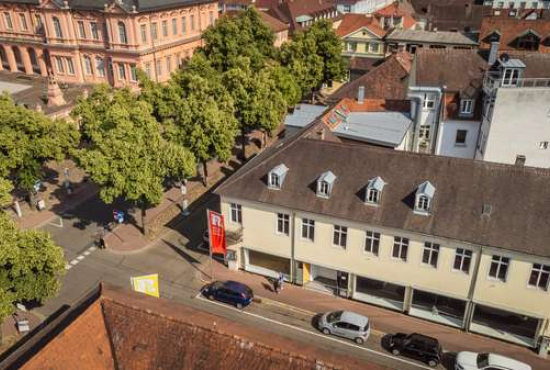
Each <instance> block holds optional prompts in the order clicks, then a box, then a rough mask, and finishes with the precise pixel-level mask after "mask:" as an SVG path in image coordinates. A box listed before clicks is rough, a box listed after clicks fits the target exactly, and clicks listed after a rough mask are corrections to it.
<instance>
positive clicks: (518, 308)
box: [217, 135, 550, 347]
mask: <svg viewBox="0 0 550 370" xmlns="http://www.w3.org/2000/svg"><path fill="white" fill-rule="evenodd" d="M298 136H299V135H298ZM294 140H295V139H294ZM302 140H303V139H302ZM298 141H300V140H298ZM308 141H313V140H310V139H308ZM315 141H317V142H321V140H315ZM301 144H302V145H304V142H302V143H301ZM294 145H296V146H297V145H298V144H294ZM308 145H312V146H315V147H318V148H317V149H318V150H319V151H318V152H317V153H320V152H321V149H325V150H326V148H321V147H322V146H325V145H328V144H318V143H315V144H311V143H308V144H307V145H305V146H308ZM335 145H336V144H335ZM338 145H342V146H344V144H338ZM284 146H285V144H283V145H282V147H283V148H284ZM346 147H348V150H353V151H356V150H359V151H365V153H362V154H363V158H367V156H368V155H372V154H373V153H372V152H371V151H373V150H375V151H380V153H378V154H377V155H381V157H382V158H384V160H386V161H387V162H388V163H387V166H388V167H392V165H395V164H396V163H398V162H393V161H392V160H391V159H390V158H386V157H388V156H393V155H396V156H397V157H400V159H401V160H402V161H403V160H404V158H405V157H408V158H413V159H412V160H414V158H422V160H423V161H427V162H429V161H431V160H432V158H436V157H435V156H428V155H419V154H411V153H403V152H395V151H391V153H392V154H390V151H388V150H384V149H373V148H365V147H361V148H362V149H358V148H359V146H354V145H349V144H346ZM350 148H351V149H350ZM280 150H281V151H283V150H284V149H280ZM293 150H294V149H292V148H286V153H284V154H281V155H280V156H278V155H272V157H275V158H276V159H273V162H271V161H270V160H265V161H257V162H256V163H257V165H256V168H252V169H251V168H248V169H247V171H246V172H245V174H244V175H243V176H242V177H239V176H238V175H239V174H238V173H237V176H236V177H237V179H236V180H234V181H233V182H231V179H230V180H229V182H230V183H229V184H228V185H222V187H221V188H220V189H219V190H217V193H218V194H219V195H220V205H221V211H222V213H223V215H224V217H225V219H226V227H227V228H228V230H230V231H231V232H234V233H239V234H241V235H242V242H239V243H238V244H235V245H233V246H230V249H232V250H233V252H231V253H230V255H229V258H230V259H232V260H233V261H234V262H236V263H234V266H237V267H238V268H241V269H244V270H247V271H250V272H253V273H259V274H262V275H266V276H272V277H275V276H277V275H278V273H279V272H283V273H284V274H285V277H286V278H287V279H288V280H289V281H291V282H293V283H296V284H299V285H302V286H304V288H308V289H315V290H320V291H324V292H327V293H333V294H336V295H340V296H343V297H347V298H350V299H354V300H358V301H363V302H366V303H369V304H374V305H378V306H382V307H386V308H389V309H392V310H397V311H400V312H404V313H407V314H409V315H412V316H416V317H420V318H422V319H426V320H430V321H435V322H438V323H441V324H444V325H448V326H453V327H457V328H461V329H463V330H467V331H472V332H476V333H480V334H484V335H488V336H492V337H496V338H499V339H503V340H507V341H510V342H513V343H516V344H520V345H524V346H529V347H539V346H540V345H541V343H543V345H544V343H545V342H546V341H547V340H548V338H549V337H550V328H549V319H550V291H549V283H550V254H547V255H546V256H543V255H541V254H540V253H538V252H534V251H530V250H529V248H528V247H527V248H526V250H525V251H518V250H512V249H508V248H506V247H505V246H504V247H498V246H494V245H492V246H490V245H489V244H493V243H492V242H491V243H489V242H488V243H479V242H472V240H469V239H471V238H470V237H468V231H467V230H465V231H464V238H463V239H462V238H457V237H456V236H454V235H453V236H451V235H443V233H442V232H439V231H437V232H433V233H432V232H430V233H428V232H418V231H415V230H412V229H414V227H411V225H415V226H416V225H418V223H419V222H427V223H429V224H430V223H431V224H433V223H438V222H445V221H443V220H438V219H437V210H436V208H438V207H443V205H442V204H441V202H444V201H445V199H444V198H445V197H448V196H450V195H451V194H454V193H455V192H456V191H457V190H456V189H454V190H453V191H452V192H451V193H446V194H444V195H443V194H439V195H437V192H439V191H442V190H440V189H439V187H438V184H439V185H441V184H442V180H441V179H436V178H433V177H432V176H430V175H429V172H424V173H422V175H420V176H422V177H424V178H425V181H427V182H432V181H433V183H434V184H435V187H434V189H436V190H435V194H436V195H433V197H434V198H433V199H432V198H429V201H428V203H427V204H429V205H427V206H426V207H427V208H426V209H429V211H427V213H422V212H419V211H418V210H417V209H416V207H417V205H418V203H417V202H419V197H422V195H419V190H418V189H421V188H422V186H421V185H419V186H418V188H417V189H416V192H415V189H411V191H413V193H412V194H413V195H410V194H409V196H412V197H416V198H415V200H414V199H413V203H414V206H413V207H412V209H410V210H409V212H408V215H406V217H405V218H403V219H402V222H404V224H403V227H396V225H395V224H394V225H389V224H388V222H386V221H385V217H387V216H384V214H383V212H385V211H384V210H382V208H384V207H386V208H387V205H388V202H390V201H392V202H393V201H394V200H396V199H406V197H405V198H402V197H401V196H399V197H398V198H392V197H393V195H390V194H389V193H388V192H389V191H390V189H389V187H395V186H396V185H397V184H396V181H397V180H396V178H392V176H391V175H384V174H381V179H382V180H383V182H385V185H383V190H381V191H380V193H379V194H378V195H377V196H378V197H379V198H378V200H379V204H368V202H366V201H364V200H363V201H362V197H363V195H362V192H363V190H361V189H360V188H358V187H357V186H352V185H351V184H350V183H348V182H347V180H346V179H344V178H343V177H344V176H346V175H345V174H344V173H342V170H341V171H340V172H339V173H338V172H336V171H334V168H336V167H333V165H334V162H332V161H331V160H327V162H330V163H331V164H330V165H329V164H328V163H327V165H326V166H324V170H326V169H329V168H330V169H331V170H332V171H334V178H335V180H334V185H333V186H334V189H333V190H332V189H331V190H330V191H329V193H332V194H330V197H329V198H327V199H324V197H319V196H317V197H315V198H311V199H310V198H308V199H307V201H305V200H304V201H303V202H302V201H301V200H299V199H300V198H307V197H308V192H310V191H311V192H313V193H314V192H315V187H316V186H317V191H319V185H318V183H319V181H321V180H320V179H322V178H323V175H324V174H325V173H326V172H325V173H323V175H321V174H320V176H319V177H313V176H309V175H310V174H309V173H308V170H307V169H305V168H304V167H298V168H297V167H296V166H298V164H297V163H298V162H297V161H298V160H292V159H289V158H290V157H294V156H295V155H297V154H300V155H299V156H298V157H299V158H301V160H302V161H303V162H309V161H311V160H313V159H312V157H310V156H309V155H307V154H306V153H303V152H302V150H299V149H296V150H299V151H300V153H297V152H295V153H293ZM304 150H305V149H304ZM335 153H336V152H334V153H330V152H329V153H327V154H326V155H327V156H330V157H334V156H335V155H336V154H335ZM317 155H318V154H317ZM340 155H341V156H342V157H343V158H344V160H345V161H353V160H350V158H349V153H348V152H343V153H341V154H340ZM279 157H280V158H279ZM283 158H286V159H288V160H286V161H285V162H283V163H282V164H279V165H278V166H273V165H274V164H275V163H279V160H281V159H283ZM447 160H449V159H448V158H445V159H438V161H447ZM407 161H408V160H407ZM453 161H455V159H453ZM456 161H457V163H456V165H457V166H459V167H460V166H464V165H466V162H465V161H466V160H460V159H456ZM470 163H475V165H478V163H477V162H474V161H470ZM369 164H370V163H369V160H368V159H367V160H366V161H365V163H364V165H365V166H369ZM407 164H408V162H405V163H404V164H403V165H407ZM309 165H310V166H312V167H315V166H316V164H314V163H309ZM479 165H481V166H483V164H479ZM426 167H429V165H427V164H426ZM510 167H511V168H512V169H513V166H510ZM281 168H283V169H285V168H286V171H285V172H282V177H281V175H277V176H279V179H282V180H277V183H279V181H280V183H282V184H281V185H280V187H279V188H277V189H275V188H273V187H270V182H271V180H270V179H271V176H272V174H273V173H275V172H277V171H279V170H280V169H281ZM380 168H381V167H380ZM500 170H504V169H502V168H501V169H500ZM256 171H257V172H256ZM358 171H359V172H361V171H360V170H359V169H358ZM395 171H397V172H400V171H399V170H398V169H396V170H395ZM411 171H415V172H419V171H418V170H415V169H413V170H411ZM262 173H263V176H260V174H262ZM348 175H349V174H348ZM403 175H406V174H403ZM255 176H257V183H256V184H253V182H254V177H255ZM293 176H294V178H293ZM302 176H303V177H306V179H304V180H303V184H306V185H307V186H306V189H301V190H300V188H301V187H299V186H296V185H297V184H296V179H295V177H302ZM352 176H353V177H357V176H360V174H359V173H357V171H356V172H354V173H353V174H352ZM371 178H372V177H371ZM241 181H242V182H241ZM245 183H246V184H251V185H249V187H248V188H247V189H242V190H232V189H233V187H237V186H239V187H242V186H245V185H244V184H245ZM316 183H317V185H316ZM363 183H365V184H368V183H370V181H364V182H363ZM415 183H417V184H423V183H421V182H420V181H417V180H415ZM430 185H431V183H430ZM256 186H257V187H258V188H259V187H261V186H263V187H265V188H266V189H264V190H261V193H258V195H259V196H255V195H256V193H255V190H254V189H255V187H256ZM285 186H287V188H286V191H289V190H290V189H292V190H293V193H292V194H286V195H285V194H284V192H285ZM331 186H332V185H331ZM337 187H346V188H348V189H347V190H351V191H352V193H350V194H353V197H356V199H352V202H353V203H355V202H356V201H359V202H361V203H360V205H361V207H364V208H365V209H363V210H359V211H360V212H365V215H372V217H370V216H365V217H360V219H358V218H355V217H353V214H354V213H356V212H357V209H356V208H355V206H354V205H352V203H350V204H348V203H347V201H346V200H344V199H343V198H342V193H341V192H340V191H341V189H337ZM289 188H290V189H289ZM329 188H330V187H329ZM258 191H260V190H258ZM366 191H367V192H368V191H369V187H368V185H367V187H366ZM495 191H496V190H495ZM240 192H242V193H240ZM239 193H240V194H242V196H237V195H238V194H239ZM432 194H433V193H432ZM436 197H438V198H437V199H436ZM252 198H255V199H252ZM320 198H321V199H320ZM331 201H333V202H337V203H338V202H339V203H340V204H336V205H335V207H342V213H341V214H335V213H336V212H332V211H331V210H332V208H331V207H332V206H331V205H329V202H331ZM401 202H402V203H407V202H408V201H407V200H402V201H401ZM432 202H434V203H433V204H432ZM437 202H439V204H437ZM342 203H344V205H342ZM398 206H399V207H402V204H399V205H398ZM493 207H495V208H497V205H496V203H493ZM306 208H310V209H306ZM313 208H315V211H313ZM490 208H491V207H489V206H486V207H484V208H483V211H482V212H483V214H482V215H481V220H480V223H485V224H488V223H490V222H491V221H492V219H491V217H492V218H497V217H500V216H499V215H498V214H495V213H497V212H499V211H496V210H495V209H493V211H491V209H490ZM440 209H441V208H440ZM386 211H387V210H386ZM480 211H481V210H480ZM440 212H442V211H440ZM491 212H492V213H491ZM395 213H399V212H398V211H397V208H396V212H395ZM347 215H349V217H348V216H347ZM392 217H394V216H393V215H392ZM450 217H453V215H451V216H450ZM455 217H456V222H455V224H454V225H451V224H449V225H445V226H444V227H452V228H457V230H456V233H457V235H460V234H461V230H460V229H461V228H462V227H464V228H465V226H460V216H459V215H456V216H455ZM470 217H472V218H475V217H476V216H475V215H474V214H472V215H470ZM361 219H364V221H363V220H361ZM400 222H401V221H400ZM514 232H515V233H520V234H521V233H522V230H519V229H516V230H514ZM527 239H528V238H527ZM527 239H525V240H527ZM488 241H489V240H488ZM548 248H549V249H550V246H549V247H548Z"/></svg>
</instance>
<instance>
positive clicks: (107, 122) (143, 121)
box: [73, 86, 195, 233]
mask: <svg viewBox="0 0 550 370" xmlns="http://www.w3.org/2000/svg"><path fill="white" fill-rule="evenodd" d="M73 115H74V116H75V117H78V119H79V120H80V121H81V124H82V128H83V130H84V133H85V135H86V137H87V138H88V140H89V145H87V146H86V147H85V148H83V149H80V150H78V151H76V153H75V156H76V158H77V160H78V163H79V164H80V166H81V167H82V168H83V169H84V170H85V171H86V172H87V173H88V174H89V175H90V177H91V179H92V180H93V181H94V182H96V183H97V184H99V186H100V197H101V199H102V200H103V201H104V202H105V203H112V202H113V201H114V200H115V199H116V198H118V197H123V198H124V199H126V200H129V201H133V202H135V203H137V204H138V205H139V207H140V208H141V214H142V228H143V232H144V233H146V232H147V228H146V225H145V212H146V209H147V208H148V207H150V206H154V205H157V204H159V203H160V201H161V198H162V194H163V186H162V185H163V181H164V180H165V179H167V178H180V179H183V178H188V177H190V176H192V175H193V174H194V172H195V158H194V157H193V154H191V153H190V152H189V151H188V150H187V149H185V148H183V147H182V146H179V145H176V144H174V143H171V142H169V141H168V140H166V139H165V138H164V137H163V133H162V127H161V125H160V123H159V122H158V121H157V120H156V119H155V118H154V117H153V116H152V108H151V106H150V104H149V103H147V102H145V101H143V100H139V99H138V96H137V95H136V94H134V93H133V92H131V91H130V90H129V89H113V88H111V87H108V86H99V87H98V88H96V89H95V90H94V91H93V92H92V94H91V95H90V96H89V97H88V98H87V99H85V100H81V101H80V102H79V104H78V105H77V106H76V107H75V109H74V110H73Z"/></svg>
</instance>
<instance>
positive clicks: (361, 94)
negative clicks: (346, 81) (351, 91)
mask: <svg viewBox="0 0 550 370" xmlns="http://www.w3.org/2000/svg"><path fill="white" fill-rule="evenodd" d="M364 102H365V86H359V90H358V91H357V103H359V104H363V103H364Z"/></svg>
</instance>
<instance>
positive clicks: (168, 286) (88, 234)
mask: <svg viewBox="0 0 550 370" xmlns="http://www.w3.org/2000/svg"><path fill="white" fill-rule="evenodd" d="M206 207H210V208H215V207H216V199H215V198H214V197H211V198H210V199H207V202H206V203H205V204H204V205H203V206H202V207H200V208H198V209H197V210H195V211H194V212H193V213H192V214H191V215H190V216H188V217H187V218H186V219H185V220H184V222H182V223H181V224H180V225H177V226H176V227H177V230H173V231H170V232H168V233H167V234H165V235H163V237H162V238H161V239H160V240H159V241H158V242H157V243H155V244H154V245H152V246H151V247H149V248H148V249H146V250H143V251H141V252H138V253H135V254H130V255H118V254H114V253H111V252H109V251H106V250H99V249H97V248H94V247H93V246H94V240H95V239H96V235H97V232H98V230H99V229H100V228H101V227H102V225H103V224H104V223H105V222H108V221H110V218H111V214H112V213H111V212H112V208H111V207H109V206H106V205H103V204H102V203H101V201H99V200H98V199H97V198H92V199H90V200H89V201H87V202H85V203H83V204H81V205H80V206H79V207H77V208H75V209H74V210H72V211H71V213H69V214H66V215H64V216H63V220H62V222H59V220H54V221H53V222H52V223H50V224H48V225H46V226H45V227H44V229H45V230H48V231H49V232H50V233H51V234H52V236H53V238H54V239H55V240H56V242H57V243H59V244H60V245H61V246H62V247H63V248H64V249H65V254H66V256H67V259H68V261H72V262H74V263H70V264H68V266H67V268H68V269H67V274H66V275H65V276H64V277H63V286H62V289H61V292H60V294H59V296H58V297H56V298H53V299H51V300H49V301H48V302H47V303H46V304H45V305H44V306H42V307H38V308H36V309H35V310H36V311H37V312H38V313H39V314H41V315H44V316H49V315H51V314H53V313H55V312H56V311H57V310H59V309H61V308H62V307H63V306H64V305H71V304H73V303H75V302H76V301H78V300H79V299H80V298H81V297H82V296H83V295H85V294H86V293H87V292H89V291H91V290H92V289H94V288H95V287H96V286H97V285H98V283H99V282H100V281H104V282H108V283H111V284H114V285H117V286H120V287H123V288H126V289H129V288H130V278H131V277H132V276H136V275H144V274H150V273H158V274H159V276H160V285H161V297H162V298H165V299H171V300H173V301H176V302H179V303H182V304H185V305H189V306H192V307H194V308H196V309H200V310H203V311H207V312H209V313H213V314H216V315H219V316H223V317H226V318H228V319H231V320H234V321H237V322H240V323H243V324H247V325H251V326H255V327H261V328H262V329H263V330H265V331H267V332H272V333H276V334H278V335H281V336H285V337H288V338H292V339H294V340H298V341H303V342H304V343H308V344H314V345H316V346H319V347H320V348H323V349H326V350H327V351H331V352H337V353H339V354H344V355H349V356H353V357H354V358H357V359H359V360H363V361H366V362H373V363H377V364H380V365H384V366H386V367H388V368H391V369H399V370H413V369H422V368H428V367H426V366H425V365H423V364H421V363H418V362H415V361H410V360H406V359H402V358H395V357H393V356H392V355H391V354H389V353H388V352H386V351H385V350H384V349H382V348H381V346H380V343H381V337H380V335H379V334H377V333H373V334H371V337H370V339H369V340H368V342H367V343H366V344H365V345H363V346H358V345H356V344H355V343H353V342H351V341H347V340H344V339H337V338H334V337H327V336H324V335H323V334H321V333H319V332H318V331H317V330H316V329H315V328H314V327H313V325H312V319H313V317H312V314H311V313H307V312H303V311H300V310H298V309H293V308H292V307H288V306H284V305H281V304H279V303H277V302H274V301H269V300H265V299H264V300H262V302H261V303H253V304H252V305H251V306H249V307H247V308H246V309H245V310H242V311H240V310H237V309H235V308H233V307H230V306H227V305H223V304H219V303H216V302H210V301H208V300H205V299H201V297H200V296H198V295H197V294H198V292H199V290H200V288H201V287H202V285H203V284H204V282H203V281H201V279H202V278H203V276H204V275H203V274H202V272H201V270H200V263H201V262H203V261H205V260H206V259H207V258H208V257H207V256H206V255H204V254H202V253H200V252H198V251H196V249H195V247H196V246H198V245H199V244H200V243H201V239H202V232H203V230H204V225H205V219H204V218H205V212H204V211H205V208H206ZM61 225H63V226H62V227H61ZM440 368H441V369H444V367H443V366H440Z"/></svg>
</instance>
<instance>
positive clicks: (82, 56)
mask: <svg viewBox="0 0 550 370" xmlns="http://www.w3.org/2000/svg"><path fill="white" fill-rule="evenodd" d="M0 13H1V14H0V60H1V63H0V69H3V70H9V71H11V72H20V73H24V74H27V75H33V74H34V75H42V76H47V75H48V72H50V73H51V74H53V75H54V76H55V77H57V80H58V81H62V82H69V83H100V82H105V83H109V84H111V85H113V86H124V85H135V84H136V83H137V81H136V80H137V76H136V69H137V68H140V69H142V70H144V71H145V72H146V73H147V74H148V75H149V77H150V78H152V79H153V80H156V81H159V82H161V81H165V80H167V79H168V78H169V77H170V73H171V72H173V71H174V70H175V69H176V68H178V66H179V65H180V64H181V62H182V61H183V60H184V59H185V58H187V57H190V56H191V55H192V54H193V50H194V49H195V48H197V47H199V46H201V42H202V41H201V34H202V31H203V30H205V29H206V28H207V27H208V26H210V25H212V24H214V22H215V21H216V19H217V17H218V4H217V1H213V0H65V1H63V0H0Z"/></svg>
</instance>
